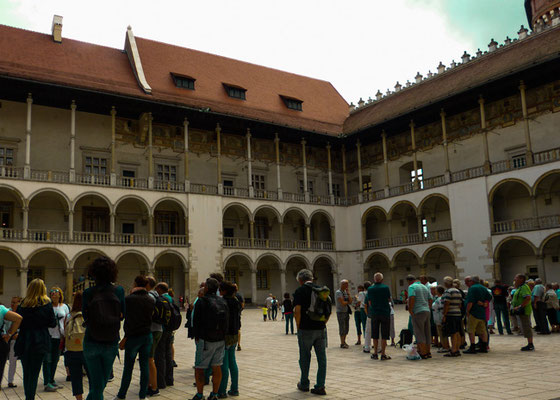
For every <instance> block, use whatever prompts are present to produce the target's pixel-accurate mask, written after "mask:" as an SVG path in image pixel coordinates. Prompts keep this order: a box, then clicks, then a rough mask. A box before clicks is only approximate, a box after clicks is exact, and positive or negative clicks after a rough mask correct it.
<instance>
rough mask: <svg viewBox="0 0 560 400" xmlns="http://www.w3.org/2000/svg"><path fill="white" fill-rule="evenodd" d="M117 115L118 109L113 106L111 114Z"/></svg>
mask: <svg viewBox="0 0 560 400" xmlns="http://www.w3.org/2000/svg"><path fill="white" fill-rule="evenodd" d="M115 115H117V109H116V108H115V106H112V107H111V116H112V117H114V116H115Z"/></svg>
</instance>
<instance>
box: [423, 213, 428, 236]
mask: <svg viewBox="0 0 560 400" xmlns="http://www.w3.org/2000/svg"><path fill="white" fill-rule="evenodd" d="M422 235H423V236H424V237H425V238H427V237H428V220H427V219H426V218H422Z"/></svg>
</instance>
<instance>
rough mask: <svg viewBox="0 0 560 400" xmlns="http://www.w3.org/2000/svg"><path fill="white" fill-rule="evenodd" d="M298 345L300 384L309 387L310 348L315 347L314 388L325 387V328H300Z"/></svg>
mask: <svg viewBox="0 0 560 400" xmlns="http://www.w3.org/2000/svg"><path fill="white" fill-rule="evenodd" d="M297 336H298V346H299V368H300V370H301V378H300V381H299V383H300V386H301V387H303V388H308V387H309V365H310V364H311V348H314V349H315V356H316V357H317V364H318V368H317V382H316V384H315V388H316V389H320V388H324V387H325V379H326V378H327V353H326V350H325V346H326V339H325V330H315V329H305V330H303V329H300V330H298V333H297Z"/></svg>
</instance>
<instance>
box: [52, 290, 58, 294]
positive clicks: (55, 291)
mask: <svg viewBox="0 0 560 400" xmlns="http://www.w3.org/2000/svg"><path fill="white" fill-rule="evenodd" d="M53 293H60V290H51V294H53Z"/></svg>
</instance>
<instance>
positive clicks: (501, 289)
mask: <svg viewBox="0 0 560 400" xmlns="http://www.w3.org/2000/svg"><path fill="white" fill-rule="evenodd" d="M490 290H492V296H493V298H494V314H495V315H496V322H497V323H498V333H499V334H500V335H503V334H504V327H503V326H504V325H505V327H506V332H507V334H508V335H511V334H512V332H511V327H510V323H509V313H508V306H507V301H506V299H507V295H508V286H507V285H504V284H502V281H501V280H500V279H495V280H494V286H492V287H491V288H490ZM502 321H503V324H502Z"/></svg>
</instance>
